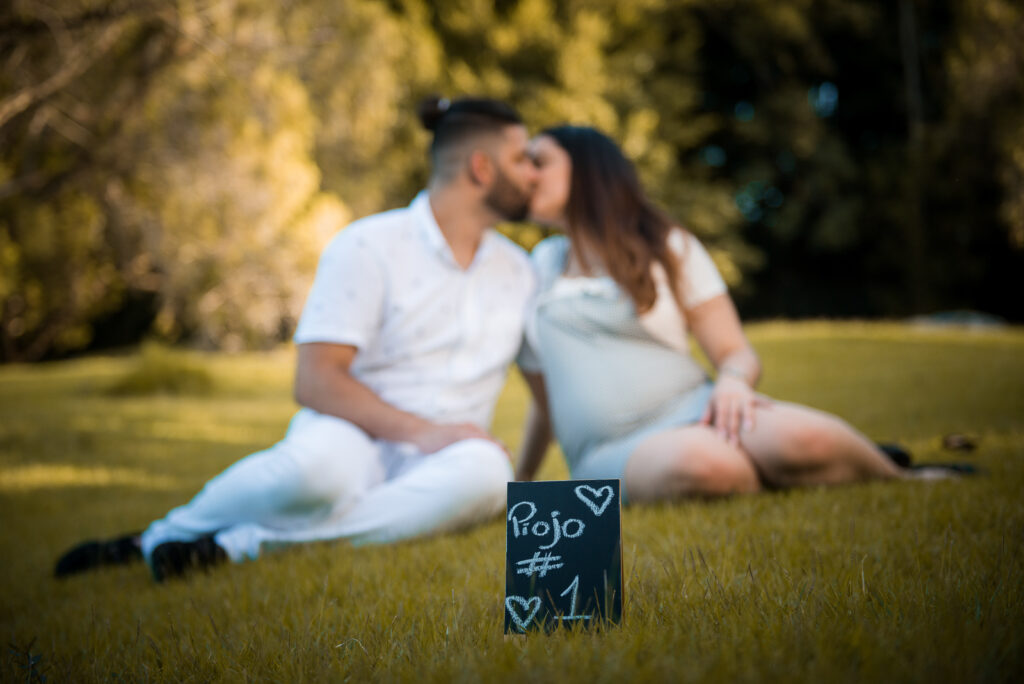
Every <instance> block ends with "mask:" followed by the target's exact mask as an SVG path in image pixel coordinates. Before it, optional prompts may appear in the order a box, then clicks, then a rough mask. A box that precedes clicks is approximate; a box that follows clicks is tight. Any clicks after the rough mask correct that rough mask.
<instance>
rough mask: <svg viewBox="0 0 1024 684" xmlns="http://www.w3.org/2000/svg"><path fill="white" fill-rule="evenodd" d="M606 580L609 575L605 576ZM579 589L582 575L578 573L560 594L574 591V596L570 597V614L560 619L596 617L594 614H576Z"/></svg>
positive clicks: (563, 594)
mask: <svg viewBox="0 0 1024 684" xmlns="http://www.w3.org/2000/svg"><path fill="white" fill-rule="evenodd" d="M605 580H606V581H607V576H606V577H605ZM579 590H580V576H579V575H576V576H575V577H574V578H573V580H572V582H570V583H569V586H567V587H566V588H565V591H563V592H562V593H561V594H559V596H565V595H566V594H568V593H569V592H570V591H572V596H571V597H570V598H569V614H568V615H562V616H561V618H560V619H562V620H589V619H590V618H592V617H594V616H593V615H577V614H576V595H577V594H578V593H579Z"/></svg>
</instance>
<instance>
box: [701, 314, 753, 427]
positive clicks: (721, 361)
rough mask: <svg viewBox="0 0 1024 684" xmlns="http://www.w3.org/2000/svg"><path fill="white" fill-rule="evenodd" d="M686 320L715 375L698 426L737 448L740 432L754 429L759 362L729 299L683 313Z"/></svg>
mask: <svg viewBox="0 0 1024 684" xmlns="http://www.w3.org/2000/svg"><path fill="white" fill-rule="evenodd" d="M686 320H687V323H688V324H689V326H690V330H692V331H693V336H694V337H695V338H696V340H697V344H699V345H700V347H701V349H703V350H704V353H705V354H706V355H707V357H708V359H709V360H710V361H711V363H712V364H713V365H714V367H715V369H716V370H717V371H718V378H717V380H716V382H715V389H714V393H713V394H712V396H711V401H710V402H709V403H708V408H707V411H705V413H704V417H703V418H702V419H701V423H703V424H705V425H710V426H712V427H714V428H715V429H716V430H718V432H719V434H721V435H722V436H723V437H724V438H725V439H727V440H729V441H730V442H733V443H734V444H736V443H738V442H739V433H740V430H748V429H750V428H751V427H753V425H754V404H755V403H756V402H757V395H756V394H755V393H754V387H755V386H756V385H757V382H758V380H759V379H760V378H761V362H760V361H759V360H758V358H757V354H756V353H755V352H754V349H753V347H751V346H750V342H748V341H747V337H746V335H744V334H743V327H742V325H741V324H740V318H739V315H738V314H737V313H736V307H735V306H734V305H733V303H732V299H730V298H729V295H727V294H721V295H718V296H715V297H712V298H711V299H709V300H707V301H706V302H703V303H702V304H699V305H697V306H695V307H693V308H692V309H690V310H688V311H686Z"/></svg>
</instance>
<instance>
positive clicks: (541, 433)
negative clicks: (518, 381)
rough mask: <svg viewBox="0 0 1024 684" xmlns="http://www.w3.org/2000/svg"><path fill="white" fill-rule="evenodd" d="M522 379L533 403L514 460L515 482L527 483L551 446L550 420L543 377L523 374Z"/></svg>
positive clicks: (538, 374)
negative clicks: (528, 389) (517, 455)
mask: <svg viewBox="0 0 1024 684" xmlns="http://www.w3.org/2000/svg"><path fill="white" fill-rule="evenodd" d="M522 375H523V379H525V380H526V384H527V385H528V386H529V387H530V393H531V394H532V395H533V401H532V402H530V411H529V413H528V414H527V416H526V425H525V426H524V427H523V442H522V446H520V448H519V457H518V458H517V459H516V480H517V481H519V482H528V481H529V480H532V479H533V478H534V476H535V475H536V474H537V469H538V468H539V467H540V464H541V462H542V461H543V460H544V455H545V454H546V453H547V450H548V445H549V444H551V418H550V416H549V415H548V398H547V390H546V388H545V386H544V376H543V375H541V374H540V373H527V372H523V373H522Z"/></svg>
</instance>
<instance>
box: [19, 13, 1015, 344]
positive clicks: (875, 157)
mask: <svg viewBox="0 0 1024 684" xmlns="http://www.w3.org/2000/svg"><path fill="white" fill-rule="evenodd" d="M51 5H52V6H51ZM906 8H909V10H910V11H909V13H907V12H904V11H902V10H904V9H906ZM907 17H909V18H910V19H909V20H907ZM1022 22H1024V15H1022V13H1021V10H1020V9H1019V8H1017V6H1016V4H1014V3H1013V2H1011V1H1010V0H983V1H979V0H942V1H941V2H931V3H923V2H914V1H913V0H900V2H894V3H884V2H867V3H848V2H842V1H841V0H828V1H826V2H817V3H809V2H806V0H745V1H744V2H739V3H722V2H715V1H714V0H688V1H687V2H671V1H669V0H643V1H642V2H638V1H636V0H587V1H586V2H581V1H580V0H512V1H510V2H499V3H488V2H480V1H477V0H437V1H436V2H426V1H425V0H394V1H391V2H385V1H383V0H347V1H346V2H336V1H333V0H303V1H302V2H288V3H272V2H266V0H231V1H229V2H215V3H195V2H191V1H188V0H174V1H172V2H161V3H138V2H129V1H128V0H80V1H78V2H74V3H56V4H55V3H39V2H35V1H34V0H15V2H13V3H8V4H7V5H5V6H4V8H3V9H0V362H10V361H31V360H36V359H40V358H52V357H54V356H60V355H62V354H66V353H68V352H71V351H74V350H75V349H80V348H83V347H87V346H88V345H90V344H91V341H92V340H94V339H95V338H96V337H97V335H96V330H95V328H96V326H98V325H105V324H106V323H105V322H109V320H110V318H111V317H115V316H116V315H119V314H125V312H126V311H127V312H129V313H132V314H133V315H135V316H136V318H139V319H140V320H141V321H142V323H141V324H140V325H138V326H136V328H145V327H146V325H149V330H148V332H149V334H152V335H157V336H159V337H160V338H161V339H164V340H165V341H169V342H184V343H188V344H191V345H194V346H199V347H205V348H226V349H241V348H255V347H267V346H269V345H273V344H274V343H276V342H278V341H280V340H282V339H284V338H287V336H288V334H289V333H290V331H291V329H292V327H293V326H294V323H295V319H296V317H297V316H298V314H299V311H300V310H301V306H302V302H303V298H304V296H305V294H306V292H307V290H308V286H309V283H310V282H311V279H312V276H313V271H314V269H315V264H316V256H317V253H318V252H319V251H320V249H321V248H322V246H323V245H324V244H325V242H326V240H327V239H328V238H329V237H330V235H331V234H333V233H334V232H335V231H336V230H338V229H339V228H341V227H342V226H343V225H345V223H347V222H348V221H349V220H350V219H352V218H355V217H359V216H363V215H366V214H369V213H371V212H376V211H380V210H382V209H387V208H391V207H395V206H400V205H403V204H405V203H407V202H408V201H409V199H410V198H411V196H412V195H413V193H414V192H415V191H416V190H417V189H419V188H421V187H422V186H423V184H424V182H425V180H426V178H427V173H428V169H427V164H426V154H425V147H426V144H427V142H428V136H427V134H426V133H425V132H424V131H422V130H419V128H418V125H417V123H416V121H415V118H414V116H413V109H414V105H415V103H416V102H417V100H418V99H419V98H420V97H421V96H422V95H425V94H427V93H429V92H439V93H444V94H448V95H452V96H457V95H460V94H467V93H483V94H487V95H492V96H497V97H502V98H506V99H508V100H510V101H511V102H512V103H514V104H515V105H517V106H518V107H519V108H520V110H521V111H522V112H523V113H524V115H525V116H526V118H527V121H528V122H529V124H530V125H531V127H533V128H534V129H540V128H542V127H544V126H548V125H553V124H557V123H562V122H572V123H583V124H591V125H596V126H598V127H600V128H602V129H604V130H606V131H607V132H608V133H609V134H611V135H612V136H613V137H614V138H616V139H617V140H619V141H621V143H622V145H623V147H624V149H625V150H626V152H627V154H628V155H629V156H630V157H631V158H633V159H634V160H635V161H636V163H637V166H638V169H639V171H640V173H641V176H642V177H643V179H644V180H645V182H646V184H647V187H648V188H649V189H650V191H651V193H652V194H653V195H654V197H655V198H656V199H657V200H658V201H659V202H660V203H661V204H663V205H664V206H665V207H666V208H667V209H668V210H669V212H670V213H671V214H673V215H674V216H675V217H677V218H678V219H679V220H680V221H681V222H682V223H684V224H685V225H686V226H688V227H689V228H690V229H691V230H693V231H694V232H695V233H696V234H697V235H698V236H700V237H701V238H702V239H703V240H704V241H705V242H706V243H707V244H708V246H709V248H710V251H711V253H712V256H713V257H714V258H715V261H716V263H717V264H718V265H719V267H720V269H721V270H722V272H723V274H724V275H725V277H726V280H727V281H728V282H729V284H730V285H731V286H732V287H733V291H734V293H735V294H736V295H737V298H738V300H739V303H740V305H741V307H742V308H743V310H744V311H745V312H747V313H752V314H756V315H779V314H786V315H794V316H795V315H807V314H820V313H829V314H832V315H836V314H844V315H845V314H849V315H871V314H884V315H896V314H903V313H908V312H911V311H927V310H930V309H932V308H933V307H941V308H984V309H988V310H991V311H993V312H995V313H1000V314H1002V315H1005V316H1009V317H1011V318H1015V319H1021V320H1024V309H1021V306H1024V305H1022V304H1021V300H1020V299H1019V298H1018V297H1015V296H1013V294H1012V293H1014V292H1015V291H1016V290H1018V289H1019V282H1018V281H1019V279H1018V278H1016V277H1015V274H1016V273H1017V272H1018V271H1019V269H1020V268H1021V267H1024V218H1022V217H1024V203H1022V202H1024V201H1022V200H1021V199H1020V198H1021V197H1024V191H1022V190H1024V162H1022V161H1021V160H1022V159H1024V149H1022V148H1021V142H1020V141H1021V140H1022V139H1024V87H1022V85H1021V84H1022V83H1024V50H1022V49H1021V46H1020V40H1019V37H1020V35H1021V31H1022V30H1024V24H1022ZM901 27H902V29H901ZM908 27H909V29H908ZM903 29H908V30H903ZM911 29H912V30H911ZM912 39H913V40H912ZM914 74H916V75H917V76H916V77H912V76H914ZM502 230H503V231H504V232H506V233H507V234H508V235H510V236H512V237H513V239H515V240H518V241H519V242H520V243H521V244H523V245H525V246H530V245H532V244H534V243H535V242H536V241H537V240H538V239H540V237H542V236H543V232H542V231H540V229H538V228H537V227H536V226H528V225H508V226H503V227H502ZM139 302H154V303H153V304H152V305H148V304H146V305H145V306H144V307H143V308H144V310H142V311H133V310H132V307H139V306H140V305H139V304H138V303H139ZM145 307H150V308H148V309H147V308H145ZM100 332H101V333H103V332H105V331H100ZM132 334H135V335H138V334H142V333H124V335H125V336H126V337H128V338H130V339H123V340H121V341H123V342H128V341H136V340H137V337H136V338H131V335H132ZM100 337H101V340H103V339H105V337H104V336H103V335H100ZM107 337H109V336H107Z"/></svg>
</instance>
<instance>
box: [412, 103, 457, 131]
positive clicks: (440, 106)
mask: <svg viewBox="0 0 1024 684" xmlns="http://www.w3.org/2000/svg"><path fill="white" fill-rule="evenodd" d="M451 105H452V103H451V100H449V99H448V98H447V97H441V96H439V95H430V96H428V97H425V98H423V99H422V100H420V104H419V106H418V107H417V108H416V113H417V114H418V115H419V117H420V123H422V124H423V127H424V128H426V129H427V130H428V131H434V130H437V126H438V124H439V123H441V119H442V118H444V115H445V114H447V113H448V109H449V108H450V107H451Z"/></svg>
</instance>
